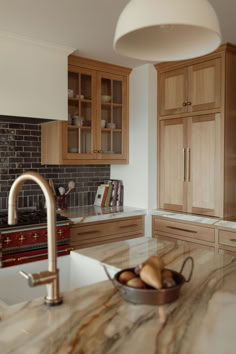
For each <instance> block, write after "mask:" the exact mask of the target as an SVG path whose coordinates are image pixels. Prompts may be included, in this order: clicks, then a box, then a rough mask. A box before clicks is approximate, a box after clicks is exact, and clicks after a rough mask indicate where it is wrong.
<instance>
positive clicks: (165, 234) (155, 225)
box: [152, 216, 215, 247]
mask: <svg viewBox="0 0 236 354" xmlns="http://www.w3.org/2000/svg"><path fill="white" fill-rule="evenodd" d="M152 236H153V237H155V238H159V239H166V240H170V241H171V240H173V241H177V240H181V241H187V242H190V243H193V244H196V245H201V246H208V247H215V229H214V227H212V226H211V225H210V226H209V227H205V226H199V225H196V224H191V223H185V222H179V221H175V220H171V221H170V220H166V219H164V218H162V217H156V216H153V217H152Z"/></svg>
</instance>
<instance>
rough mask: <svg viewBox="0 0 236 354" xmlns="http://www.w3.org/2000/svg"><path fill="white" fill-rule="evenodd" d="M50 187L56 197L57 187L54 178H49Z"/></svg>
mask: <svg viewBox="0 0 236 354" xmlns="http://www.w3.org/2000/svg"><path fill="white" fill-rule="evenodd" d="M49 186H50V187H51V188H52V191H53V194H54V195H56V191H55V187H54V183H53V180H52V178H49Z"/></svg>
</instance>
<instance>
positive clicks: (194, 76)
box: [187, 58, 221, 112]
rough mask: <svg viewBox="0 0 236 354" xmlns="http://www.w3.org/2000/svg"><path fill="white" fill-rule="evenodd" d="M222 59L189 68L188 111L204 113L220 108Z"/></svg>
mask: <svg viewBox="0 0 236 354" xmlns="http://www.w3.org/2000/svg"><path fill="white" fill-rule="evenodd" d="M220 61H221V59H220V58H218V59H214V60H208V61H206V62H203V63H200V64H195V65H191V66H190V67H188V101H187V105H188V111H189V112H195V111H204V110H209V109H214V108H219V107H220V103H221V102H220V87H221V86H220V85H221V80H220V73H221V68H220Z"/></svg>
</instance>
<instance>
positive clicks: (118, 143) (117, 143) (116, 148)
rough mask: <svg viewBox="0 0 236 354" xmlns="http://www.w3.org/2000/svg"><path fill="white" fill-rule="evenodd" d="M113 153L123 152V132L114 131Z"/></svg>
mask: <svg viewBox="0 0 236 354" xmlns="http://www.w3.org/2000/svg"><path fill="white" fill-rule="evenodd" d="M112 143H113V148H112V150H113V154H122V133H121V132H115V131H113V139H112Z"/></svg>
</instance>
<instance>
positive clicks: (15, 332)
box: [0, 238, 236, 354]
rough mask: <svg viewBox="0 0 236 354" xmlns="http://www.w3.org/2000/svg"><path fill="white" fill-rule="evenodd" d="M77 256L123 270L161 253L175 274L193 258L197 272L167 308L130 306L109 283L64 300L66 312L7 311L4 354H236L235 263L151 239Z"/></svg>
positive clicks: (29, 305) (22, 307) (36, 306)
mask: <svg viewBox="0 0 236 354" xmlns="http://www.w3.org/2000/svg"><path fill="white" fill-rule="evenodd" d="M78 252H79V253H80V254H82V255H83V256H87V257H91V258H95V259H96V260H97V261H99V262H102V263H105V264H108V265H111V266H116V267H118V268H124V267H129V266H133V265H136V264H138V263H140V262H142V261H144V260H145V259H147V258H148V257H149V256H151V255H154V254H159V255H162V256H163V258H164V261H165V264H166V266H168V268H171V269H174V270H177V271H179V270H180V267H181V265H182V262H183V260H184V259H185V258H186V257H187V256H189V255H191V256H192V257H193V258H194V261H195V268H194V273H193V277H192V280H191V282H190V283H189V284H185V285H184V286H183V287H182V289H181V294H180V298H179V299H178V300H177V301H175V302H173V303H171V304H169V305H165V306H160V307H158V306H148V305H133V304H130V303H127V302H125V301H124V300H123V299H122V298H121V296H120V295H119V293H118V292H117V291H116V290H115V289H114V288H113V286H112V284H111V283H110V282H109V281H105V282H101V283H97V284H94V285H90V286H86V287H82V288H80V289H75V290H73V291H69V292H66V293H64V294H63V295H64V304H63V305H62V306H58V307H54V308H48V307H46V306H44V305H43V300H42V299H37V300H34V301H30V302H26V303H22V304H18V305H13V306H10V307H8V308H2V309H0V353H4V354H10V353H11V354H12V353H17V354H52V353H54V354H55V353H57V354H69V353H70V354H72V353H73V354H74V353H79V354H82V353H83V354H85V353H86V354H100V353H103V354H104V353H109V354H128V353H129V354H143V353H149V354H154V353H155V354H172V353H180V354H206V353H207V354H233V353H235V344H236V339H235V328H234V320H235V317H236V258H235V257H233V256H229V255H218V254H215V253H214V251H212V250H208V249H201V248H197V247H194V246H189V245H187V244H185V243H184V242H182V243H181V242H180V245H179V246H176V245H174V244H173V243H170V242H168V241H162V242H159V243H157V241H156V240H155V239H148V238H141V239H136V240H130V241H123V242H119V243H115V244H109V245H104V246H98V247H94V248H90V249H85V250H81V251H78ZM188 271H189V269H188V267H186V269H185V270H184V275H185V276H186V277H187V275H188ZM29 291H30V289H29Z"/></svg>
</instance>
